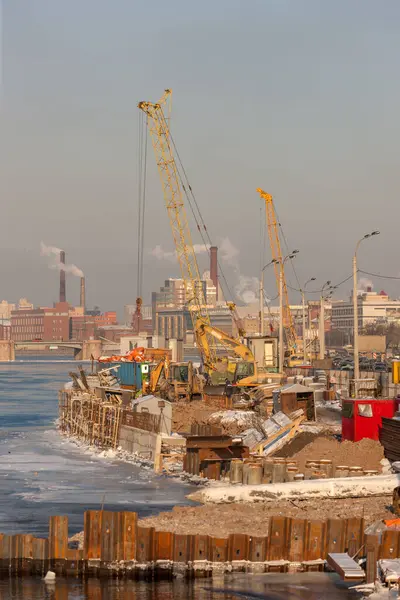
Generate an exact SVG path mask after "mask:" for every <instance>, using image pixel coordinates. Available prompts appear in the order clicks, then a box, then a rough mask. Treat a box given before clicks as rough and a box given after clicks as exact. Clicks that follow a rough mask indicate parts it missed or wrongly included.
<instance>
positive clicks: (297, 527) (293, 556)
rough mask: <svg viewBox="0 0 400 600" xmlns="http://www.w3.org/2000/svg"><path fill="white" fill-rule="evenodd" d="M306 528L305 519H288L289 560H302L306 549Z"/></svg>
mask: <svg viewBox="0 0 400 600" xmlns="http://www.w3.org/2000/svg"><path fill="white" fill-rule="evenodd" d="M306 529H307V522H306V520H305V519H290V521H289V540H288V541H289V554H288V560H290V562H301V561H303V560H304V554H305V549H306Z"/></svg>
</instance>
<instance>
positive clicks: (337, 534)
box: [325, 519, 346, 556]
mask: <svg viewBox="0 0 400 600" xmlns="http://www.w3.org/2000/svg"><path fill="white" fill-rule="evenodd" d="M345 529H346V522H345V521H340V520H339V519H328V522H327V530H326V548H325V556H326V555H327V554H332V553H333V554H340V553H342V552H344V546H345V542H344V536H345Z"/></svg>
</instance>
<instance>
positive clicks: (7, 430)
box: [0, 357, 190, 536]
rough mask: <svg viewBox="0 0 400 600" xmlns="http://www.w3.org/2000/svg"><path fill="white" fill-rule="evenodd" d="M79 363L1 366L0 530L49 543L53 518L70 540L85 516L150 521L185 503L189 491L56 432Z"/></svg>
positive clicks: (24, 362) (36, 362)
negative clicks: (65, 526) (112, 514)
mask: <svg viewBox="0 0 400 600" xmlns="http://www.w3.org/2000/svg"><path fill="white" fill-rule="evenodd" d="M75 367H76V363H74V361H72V360H69V361H66V360H62V359H60V360H55V359H53V360H52V361H49V359H47V360H46V359H45V358H44V357H43V358H42V359H37V360H35V359H33V358H27V359H23V360H22V359H20V360H17V361H16V362H15V363H7V364H5V363H0V531H1V532H2V533H34V534H35V535H38V536H47V533H48V517H49V515H50V514H54V515H55V514H63V515H68V517H69V522H70V527H69V531H70V534H72V533H75V532H76V531H80V530H82V528H83V512H84V511H85V510H88V509H98V508H99V507H100V506H101V503H102V500H103V497H104V498H105V504H104V507H105V508H106V509H108V510H134V511H136V512H138V513H139V515H148V514H152V513H156V512H160V511H162V510H168V509H170V508H171V507H172V506H174V505H177V504H186V503H187V501H186V500H185V495H186V494H187V493H188V492H189V489H190V488H189V487H188V486H186V485H183V484H180V483H178V482H175V481H171V480H170V479H166V478H163V477H156V476H154V474H153V473H152V471H150V470H143V469H140V468H139V467H136V466H134V465H131V464H127V463H124V462H122V461H117V460H115V459H107V458H104V457H100V456H98V455H96V454H93V453H89V452H82V451H81V450H80V449H79V448H77V447H76V446H75V445H74V444H73V443H72V442H70V441H68V440H66V439H65V438H62V437H61V436H60V435H59V434H58V433H57V431H56V428H55V420H56V418H57V415H58V390H59V389H60V387H62V386H63V384H64V383H65V382H66V381H68V380H69V376H68V372H69V371H72V370H75Z"/></svg>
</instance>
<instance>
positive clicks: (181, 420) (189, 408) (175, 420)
mask: <svg viewBox="0 0 400 600" xmlns="http://www.w3.org/2000/svg"><path fill="white" fill-rule="evenodd" d="M218 410H219V406H218V404H217V403H215V404H210V405H208V404H205V403H204V402H203V401H202V400H192V402H186V401H178V402H174V403H173V405H172V431H175V432H177V433H190V429H191V426H192V425H193V424H197V423H198V424H205V423H208V417H209V416H210V415H212V414H213V413H215V412H217V411H218Z"/></svg>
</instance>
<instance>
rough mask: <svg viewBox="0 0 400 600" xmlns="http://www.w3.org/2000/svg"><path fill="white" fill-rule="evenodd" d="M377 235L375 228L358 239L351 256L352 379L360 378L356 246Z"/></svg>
mask: <svg viewBox="0 0 400 600" xmlns="http://www.w3.org/2000/svg"><path fill="white" fill-rule="evenodd" d="M375 235H379V231H377V230H375V231H372V232H371V233H366V234H365V235H364V237H362V238H361V239H360V240H358V242H357V244H356V249H355V251H354V256H353V333H354V335H353V338H354V339H353V348H354V379H356V380H357V379H360V361H359V355H358V318H359V316H358V296H357V252H358V248H359V246H360V244H361V242H363V241H364V240H367V239H368V238H370V237H372V236H375Z"/></svg>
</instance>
